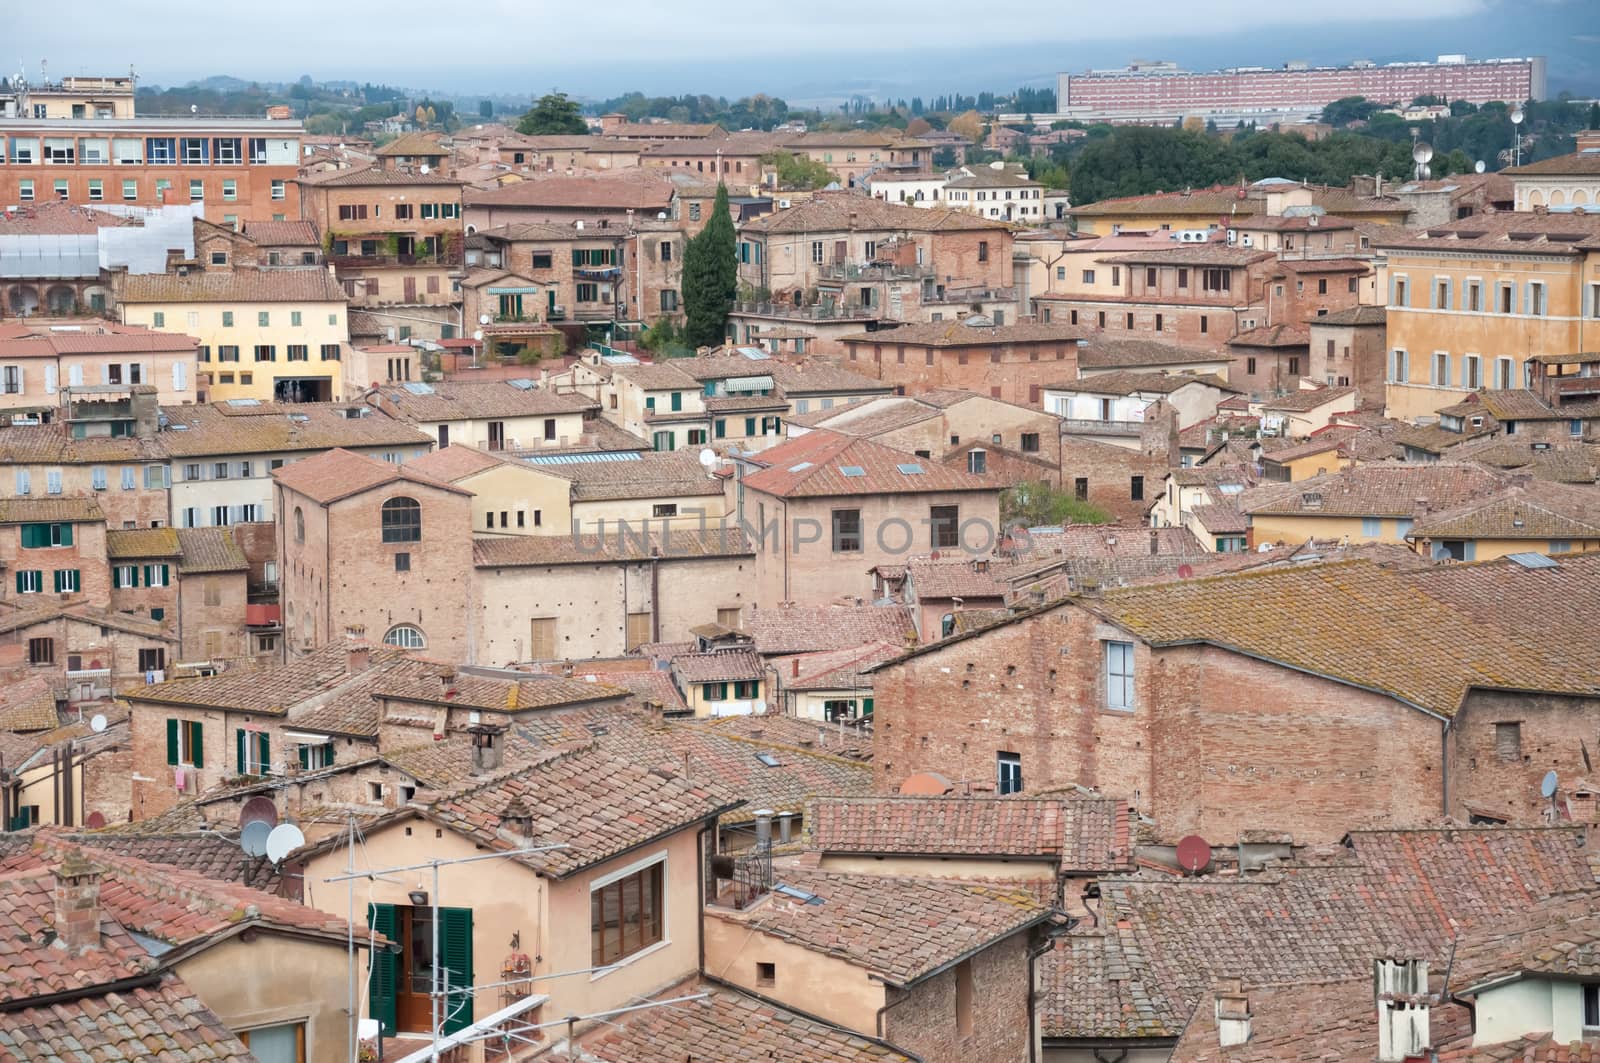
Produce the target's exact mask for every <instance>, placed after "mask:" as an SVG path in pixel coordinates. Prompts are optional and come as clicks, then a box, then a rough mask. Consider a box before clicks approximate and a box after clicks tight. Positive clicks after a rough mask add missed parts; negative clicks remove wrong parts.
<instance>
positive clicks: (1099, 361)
mask: <svg viewBox="0 0 1600 1063" xmlns="http://www.w3.org/2000/svg"><path fill="white" fill-rule="evenodd" d="M1206 362H1214V363H1216V364H1217V365H1219V366H1226V365H1227V364H1228V356H1227V355H1226V354H1215V353H1211V352H1207V351H1195V350H1190V349H1189V348H1187V347H1178V346H1174V345H1173V344H1170V343H1160V342H1158V341H1156V340H1107V339H1101V338H1099V337H1095V338H1091V339H1090V340H1089V343H1088V346H1085V347H1080V348H1078V365H1079V366H1080V367H1081V368H1084V369H1111V368H1120V369H1132V368H1136V367H1140V366H1163V365H1190V364H1193V363H1202V364H1203V363H1206Z"/></svg>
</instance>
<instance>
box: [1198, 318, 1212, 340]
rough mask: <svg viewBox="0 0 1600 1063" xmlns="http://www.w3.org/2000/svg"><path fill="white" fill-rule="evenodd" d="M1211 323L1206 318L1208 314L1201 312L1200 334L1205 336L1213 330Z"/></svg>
mask: <svg viewBox="0 0 1600 1063" xmlns="http://www.w3.org/2000/svg"><path fill="white" fill-rule="evenodd" d="M1210 325H1211V323H1210V322H1209V321H1207V320H1206V316H1205V315H1204V314H1201V315H1200V335H1202V336H1204V335H1205V334H1206V333H1207V332H1209V331H1210V330H1211V329H1210Z"/></svg>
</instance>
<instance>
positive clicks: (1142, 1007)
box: [1039, 931, 1187, 1040]
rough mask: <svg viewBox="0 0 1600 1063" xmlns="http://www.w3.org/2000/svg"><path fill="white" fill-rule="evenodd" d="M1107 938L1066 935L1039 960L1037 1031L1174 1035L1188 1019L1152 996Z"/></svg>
mask: <svg viewBox="0 0 1600 1063" xmlns="http://www.w3.org/2000/svg"><path fill="white" fill-rule="evenodd" d="M1108 938H1110V935H1107V934H1105V933H1103V932H1099V931H1095V932H1081V933H1072V934H1066V935H1063V936H1061V937H1058V938H1056V940H1055V945H1054V947H1053V948H1051V949H1050V951H1049V952H1046V953H1045V954H1044V955H1043V956H1041V957H1040V958H1039V978H1040V982H1041V983H1042V984H1041V986H1040V1001H1039V1032H1040V1033H1041V1034H1042V1035H1043V1036H1044V1037H1046V1038H1056V1037H1062V1038H1075V1037H1081V1038H1106V1039H1117V1040H1122V1039H1132V1038H1150V1039H1158V1038H1169V1037H1176V1036H1178V1034H1180V1033H1181V1032H1182V1031H1183V1025H1184V1022H1185V1020H1186V1018H1187V1015H1186V1014H1182V1013H1180V1012H1179V1011H1178V1009H1177V1008H1175V1007H1174V1006H1173V1004H1172V1002H1171V1001H1169V1000H1168V999H1167V998H1166V997H1165V996H1163V995H1161V994H1159V993H1155V994H1152V993H1151V992H1150V990H1149V989H1148V988H1147V986H1146V984H1145V978H1144V974H1143V972H1142V971H1141V970H1140V969H1139V968H1138V966H1137V965H1136V964H1134V963H1130V962H1128V958H1127V957H1125V955H1124V953H1123V951H1122V950H1121V949H1120V948H1118V947H1116V944H1115V942H1114V941H1113V940H1108Z"/></svg>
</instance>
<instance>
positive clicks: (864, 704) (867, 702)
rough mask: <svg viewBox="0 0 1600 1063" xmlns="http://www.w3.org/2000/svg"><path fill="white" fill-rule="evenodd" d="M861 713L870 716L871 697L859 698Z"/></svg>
mask: <svg viewBox="0 0 1600 1063" xmlns="http://www.w3.org/2000/svg"><path fill="white" fill-rule="evenodd" d="M861 715H863V716H871V715H872V699H871V698H862V699H861Z"/></svg>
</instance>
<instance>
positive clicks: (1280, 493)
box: [1240, 462, 1502, 519]
mask: <svg viewBox="0 0 1600 1063" xmlns="http://www.w3.org/2000/svg"><path fill="white" fill-rule="evenodd" d="M1501 485H1502V483H1501V477H1500V476H1498V475H1497V474H1496V473H1495V472H1494V471H1492V470H1489V469H1485V468H1483V467H1482V466H1480V465H1469V464H1462V463H1455V462H1428V463H1424V464H1416V465H1408V464H1401V463H1398V462H1382V463H1372V464H1365V465H1356V466H1353V467H1351V468H1347V469H1341V470H1339V471H1338V472H1330V473H1324V474H1323V475H1321V476H1313V477H1311V478H1310V479H1308V480H1299V481H1296V482H1295V483H1294V484H1292V485H1289V487H1290V488H1291V489H1288V490H1284V489H1280V488H1279V487H1278V485H1271V486H1269V487H1266V488H1263V489H1261V491H1259V492H1257V493H1254V494H1250V495H1246V496H1245V497H1244V498H1243V499H1242V500H1241V503H1240V507H1241V508H1242V509H1243V510H1244V512H1246V513H1249V514H1251V515H1263V516H1265V515H1271V516H1303V517H1310V516H1318V515H1321V516H1329V517H1333V516H1342V517H1407V518H1413V519H1415V518H1421V517H1424V516H1426V515H1428V514H1430V513H1437V512H1439V511H1441V510H1445V509H1451V508H1453V507H1456V506H1459V505H1462V504H1464V503H1466V502H1470V501H1472V500H1473V499H1476V498H1480V497H1481V496H1482V495H1483V494H1484V493H1485V492H1488V491H1492V490H1494V489H1495V488H1497V487H1500V486H1501Z"/></svg>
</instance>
